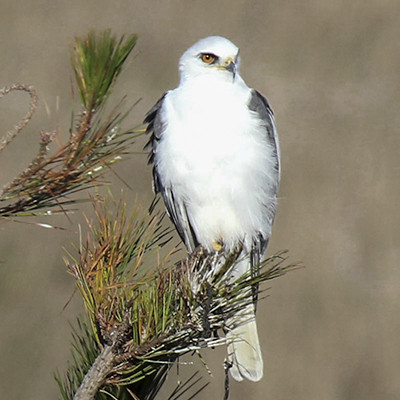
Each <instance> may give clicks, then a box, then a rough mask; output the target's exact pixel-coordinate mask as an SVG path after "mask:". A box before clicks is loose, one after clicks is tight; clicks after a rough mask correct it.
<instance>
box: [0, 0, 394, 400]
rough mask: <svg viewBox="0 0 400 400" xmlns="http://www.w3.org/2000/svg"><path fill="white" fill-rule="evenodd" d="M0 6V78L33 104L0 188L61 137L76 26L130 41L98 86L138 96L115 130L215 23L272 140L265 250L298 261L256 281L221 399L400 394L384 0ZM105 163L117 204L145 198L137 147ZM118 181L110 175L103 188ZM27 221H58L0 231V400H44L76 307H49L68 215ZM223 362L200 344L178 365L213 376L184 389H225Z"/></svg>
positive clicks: (151, 99) (13, 0) (15, 102)
mask: <svg viewBox="0 0 400 400" xmlns="http://www.w3.org/2000/svg"><path fill="white" fill-rule="evenodd" d="M0 10H1V12H0V55H1V70H0V71H1V72H0V87H1V86H5V85H8V84H11V83H16V82H21V83H28V84H31V85H34V86H35V88H36V89H37V91H38V94H39V97H40V107H39V110H38V112H37V113H36V114H35V116H34V118H33V120H32V121H31V123H30V125H29V126H28V128H27V129H25V131H23V132H22V134H21V135H20V136H19V137H18V138H17V139H16V140H15V141H14V142H13V143H12V144H11V145H10V146H8V148H7V149H6V150H5V151H4V152H3V153H2V154H0V185H3V184H5V183H6V182H8V181H9V180H10V179H11V178H13V177H14V176H15V175H16V174H17V172H18V171H21V170H22V169H23V168H24V167H26V165H27V164H28V162H29V161H30V160H31V159H32V158H33V156H34V155H35V153H36V149H37V143H38V135H39V132H40V130H41V129H44V130H48V131H51V130H53V129H54V128H57V127H59V128H60V130H61V131H62V132H63V134H65V135H67V134H68V128H69V125H70V116H71V109H72V100H71V82H72V81H73V76H72V71H71V68H70V61H69V50H68V46H69V44H70V43H71V41H72V39H73V37H74V36H76V35H84V34H86V33H87V32H88V31H89V30H90V29H92V28H95V29H98V30H102V29H105V28H112V30H113V31H114V32H115V33H117V34H122V33H137V34H138V35H139V41H138V45H137V47H136V49H135V51H134V53H135V57H134V58H132V59H131V62H130V63H129V65H128V67H127V68H126V69H125V72H124V73H123V75H122V76H121V77H120V81H119V84H118V85H117V87H116V88H115V91H114V97H113V99H115V101H117V100H118V99H119V98H120V97H122V96H123V95H125V94H127V95H128V101H129V102H130V103H131V104H133V103H134V102H136V101H137V100H139V99H141V101H140V102H139V104H138V105H137V106H136V107H135V108H134V110H133V112H132V114H131V120H130V121H129V122H130V124H131V125H136V124H139V123H141V121H142V119H143V116H144V114H145V112H146V111H147V110H148V109H149V108H150V107H151V106H152V105H153V104H154V103H155V101H156V100H157V99H158V98H159V97H160V96H161V94H162V93H163V92H164V91H166V90H168V89H171V88H174V87H175V86H176V85H177V83H178V73H177V63H178V59H179V57H180V55H181V54H182V53H183V51H184V50H186V48H188V47H189V46H190V45H192V44H193V43H194V42H195V41H197V40H198V39H200V38H202V37H205V36H209V35H212V34H213V35H214V34H217V35H223V36H226V37H228V38H229V39H230V40H232V41H233V42H234V43H235V44H236V45H238V46H239V47H240V48H241V56H242V64H241V74H242V76H243V77H244V79H245V80H246V82H247V83H248V85H249V86H252V87H255V88H257V89H258V90H259V91H261V92H262V93H263V94H264V95H266V96H267V97H268V98H269V100H270V103H271V105H272V106H273V108H274V111H275V114H276V120H277V125H278V130H279V133H280V142H281V150H282V159H283V161H282V163H283V171H282V175H283V176H282V185H281V191H280V203H279V209H278V215H277V219H276V222H275V226H274V229H273V235H272V240H271V242H270V248H269V253H270V254H272V253H274V252H276V251H278V250H281V249H289V251H290V260H291V261H293V262H295V261H303V263H304V264H305V266H306V268H304V269H302V270H299V271H296V272H292V273H290V274H288V275H287V276H285V277H283V278H280V279H278V280H276V281H273V282H272V283H271V289H270V290H269V292H268V293H269V295H270V297H268V298H267V299H265V300H264V301H262V302H261V304H260V305H259V308H258V321H259V331H260V336H261V343H262V348H263V355H264V360H265V372H264V379H263V380H262V381H261V382H260V383H257V384H254V383H247V382H244V383H236V382H232V387H231V396H230V399H232V400H236V399H242V398H244V397H245V398H246V399H248V400H250V399H274V400H287V399H296V400H306V399H307V400H313V399H318V400H320V399H328V400H333V399H335V400H338V399H340V400H350V399H357V400H358V399H363V400H369V399H371V400H372V399H374V400H375V399H385V400H391V399H399V398H400V379H399V378H398V370H399V368H400V334H399V333H400V305H399V300H400V268H399V265H398V263H399V259H400V249H399V243H398V239H399V237H400V212H399V204H400V187H399V176H400V163H399V159H400V154H399V149H400V137H399V126H400V113H399V104H400V79H399V64H400V51H399V44H398V42H399V37H400V24H399V16H400V3H399V2H398V1H397V0H369V1H363V0H354V1H352V2H345V1H341V0H331V1H327V0H322V1H321V0H304V1H301V2H300V1H297V2H296V1H280V0H269V1H267V0H262V1H261V0H255V1H251V2H250V1H244V0H243V1H242V0H230V1H227V0H222V1H218V2H216V1H195V0H190V1H189V0H188V1H178V0H170V1H163V2H162V1H149V0H140V1H139V0H117V1H107V0H87V1H84V2H83V1H80V0H79V1H78V0H69V1H59V0H56V1H55V0H36V1H28V0H2V1H1V5H0ZM27 97H28V96H26V95H24V94H22V93H17V94H15V93H13V94H11V95H9V96H7V97H5V98H2V99H1V101H0V132H2V134H3V133H4V132H6V131H7V130H8V129H11V128H12V126H14V124H15V122H16V121H17V120H18V119H19V118H20V117H21V116H22V115H24V113H25V112H26V108H27V106H28V103H29V102H28V100H29V99H28V98H27ZM144 141H145V138H142V139H140V140H138V142H137V144H136V145H135V147H136V149H134V150H137V151H141V149H142V147H143V143H144ZM117 171H118V173H119V174H120V176H121V177H122V178H123V179H124V180H126V181H127V182H129V184H130V186H131V187H132V188H133V190H129V189H128V188H126V187H125V188H124V191H125V194H126V195H127V196H128V197H129V198H131V199H132V202H133V201H134V199H138V201H140V202H143V204H147V203H148V202H149V201H150V199H151V198H152V192H151V173H150V168H149V167H148V166H147V165H146V156H145V155H140V154H137V155H135V156H133V157H132V158H130V159H128V160H126V161H124V162H123V163H121V164H120V165H118V167H117ZM111 178H112V179H114V178H113V177H111ZM123 186H124V185H123V184H121V182H120V181H117V180H115V183H114V184H113V186H112V187H113V191H114V192H115V193H116V194H117V195H118V192H119V188H120V187H123ZM29 221H30V222H34V220H29ZM40 221H41V222H46V223H51V224H55V225H58V226H62V227H64V228H65V230H64V231H62V230H46V229H41V228H38V227H37V226H35V225H31V224H27V223H10V222H9V223H7V224H4V223H2V224H1V225H0V321H1V322H0V393H1V395H0V397H1V398H4V399H22V398H29V399H31V400H39V399H40V400H43V399H54V398H57V397H58V389H57V386H56V384H55V382H54V379H53V372H54V371H55V370H57V369H58V370H60V371H64V368H65V366H66V362H67V360H68V359H69V343H70V340H71V335H70V332H71V328H70V325H69V324H70V323H74V321H75V316H76V315H77V314H79V313H81V312H82V304H81V302H80V300H79V298H78V296H75V297H73V298H72V300H71V301H70V303H69V305H68V306H67V307H66V308H65V309H64V306H65V305H66V304H67V303H68V301H69V300H70V298H71V296H72V294H73V290H74V282H73V279H72V277H71V276H69V275H68V274H67V272H66V268H65V266H64V264H63V260H62V257H63V255H64V250H63V247H65V248H69V249H70V248H71V243H72V242H74V243H77V242H78V223H79V222H81V221H82V217H81V215H80V213H79V212H78V213H77V214H76V215H75V216H74V217H72V219H71V221H68V220H67V219H66V218H65V217H61V216H59V217H52V218H51V219H50V218H49V219H47V220H46V219H41V220H40ZM25 222H27V220H25ZM223 355H224V351H223V349H219V350H215V351H211V350H210V351H207V352H204V356H205V358H206V360H207V362H208V365H209V368H210V370H211V373H212V377H209V376H208V372H207V371H206V370H205V368H203V366H202V363H201V362H200V361H198V360H197V361H196V365H195V366H187V367H184V368H186V369H189V370H191V371H195V370H196V369H200V370H201V372H202V374H203V375H204V377H205V379H210V381H211V384H210V385H209V386H208V387H207V388H206V389H205V390H204V392H202V393H201V394H200V395H199V396H198V399H200V400H201V399H221V398H222V397H223V374H222V368H221V363H222V359H223ZM184 368H183V367H182V368H181V370H182V369H184ZM176 379H177V378H176V377H174V376H173V375H171V379H170V383H169V384H170V386H173V385H174V383H176ZM168 394H169V392H168V391H167V390H166V391H165V392H164V393H163V394H161V395H160V397H159V398H160V399H163V398H167V397H168Z"/></svg>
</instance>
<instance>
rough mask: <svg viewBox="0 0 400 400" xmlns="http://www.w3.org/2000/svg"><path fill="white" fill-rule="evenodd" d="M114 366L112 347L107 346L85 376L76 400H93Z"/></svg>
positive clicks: (75, 397) (76, 394)
mask: <svg viewBox="0 0 400 400" xmlns="http://www.w3.org/2000/svg"><path fill="white" fill-rule="evenodd" d="M113 366H114V354H113V347H112V346H105V347H104V348H103V350H102V352H101V353H100V354H99V356H98V357H97V358H96V360H95V362H94V363H93V365H92V366H91V368H90V369H89V371H88V372H87V374H86V375H85V377H84V379H83V381H82V383H81V386H79V389H78V390H77V391H76V393H75V396H74V400H92V399H93V398H94V396H95V395H96V393H97V392H98V390H99V389H100V387H101V386H102V385H103V384H104V382H105V380H106V378H107V375H108V374H109V373H110V372H111V371H112V368H113Z"/></svg>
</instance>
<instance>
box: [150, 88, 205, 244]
mask: <svg viewBox="0 0 400 400" xmlns="http://www.w3.org/2000/svg"><path fill="white" fill-rule="evenodd" d="M165 96H166V93H165V94H164V95H163V96H162V97H161V99H160V100H158V101H157V103H156V104H155V105H154V106H153V107H152V108H151V109H150V111H149V112H148V113H147V114H146V117H145V120H144V123H145V124H147V129H146V134H149V135H150V139H149V141H148V142H147V144H146V146H145V147H144V149H145V150H150V151H149V160H148V162H149V164H153V188H154V192H155V193H156V194H157V193H160V194H161V196H162V197H163V199H164V203H165V207H166V209H167V212H168V215H169V216H170V218H171V220H172V222H173V223H174V225H175V227H176V230H177V231H178V233H179V236H180V237H181V239H182V241H183V242H184V243H185V245H186V247H187V248H188V250H189V251H190V252H191V251H193V250H194V249H195V248H196V247H197V246H198V245H199V242H198V240H197V238H196V235H195V233H194V231H193V228H192V225H191V223H190V220H189V217H188V214H187V209H186V206H185V204H184V203H183V202H182V201H179V199H177V198H176V196H175V195H174V191H173V188H172V187H167V186H166V185H165V184H164V182H163V177H162V176H161V174H160V172H159V170H158V166H157V147H158V144H159V142H160V141H161V140H162V136H163V132H164V130H165V126H166V122H165V121H163V120H162V112H161V110H162V106H163V102H164V99H165Z"/></svg>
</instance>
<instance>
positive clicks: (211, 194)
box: [156, 78, 274, 248]
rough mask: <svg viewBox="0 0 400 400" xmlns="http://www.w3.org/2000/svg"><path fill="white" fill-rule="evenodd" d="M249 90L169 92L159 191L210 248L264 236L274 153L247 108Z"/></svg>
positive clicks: (216, 86) (201, 86)
mask: <svg viewBox="0 0 400 400" xmlns="http://www.w3.org/2000/svg"><path fill="white" fill-rule="evenodd" d="M250 95H251V92H250V89H249V88H247V86H245V84H244V83H243V81H241V79H240V80H238V84H233V83H232V82H225V81H222V82H221V81H218V80H215V81H214V82H210V79H209V78H208V79H207V80H206V82H202V80H201V79H198V80H197V81H195V82H191V83H186V84H185V85H182V86H180V87H178V88H177V89H175V90H173V91H171V92H169V93H168V95H167V96H166V98H165V101H164V106H163V109H162V119H163V121H164V122H165V124H166V126H165V130H164V132H163V136H162V140H161V141H160V143H159V146H158V148H157V155H156V163H157V168H158V171H159V173H160V175H161V179H162V181H163V184H164V186H167V187H172V188H173V192H174V196H175V199H177V200H179V201H182V202H184V204H185V205H186V207H187V210H188V215H189V218H190V221H191V223H192V225H193V228H194V230H195V232H196V236H197V238H198V240H199V241H200V243H201V244H203V245H204V246H206V247H208V248H211V247H212V244H213V242H214V241H216V240H220V239H222V240H223V241H224V243H225V244H226V245H227V246H229V247H233V246H235V245H236V244H237V243H238V241H239V240H242V241H245V243H247V244H248V245H249V247H250V245H251V244H250V241H251V240H252V237H253V236H255V235H256V234H257V232H262V233H264V234H265V235H268V236H269V233H270V229H271V227H270V224H271V221H268V216H267V214H268V213H267V210H266V205H267V204H268V202H269V199H268V196H270V194H269V193H268V190H269V182H271V180H272V179H274V175H273V168H274V158H273V151H274V150H273V148H272V147H271V145H270V144H269V142H268V140H267V138H266V133H265V128H264V127H263V126H262V125H261V121H260V120H259V118H258V116H257V114H255V113H253V112H251V111H249V109H248V107H247V104H248V101H249V98H250Z"/></svg>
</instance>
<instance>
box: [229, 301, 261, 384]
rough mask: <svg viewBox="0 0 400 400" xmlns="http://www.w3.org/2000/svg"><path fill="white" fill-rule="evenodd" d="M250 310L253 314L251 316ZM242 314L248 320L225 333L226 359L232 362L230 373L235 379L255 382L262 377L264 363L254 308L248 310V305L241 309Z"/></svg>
mask: <svg viewBox="0 0 400 400" xmlns="http://www.w3.org/2000/svg"><path fill="white" fill-rule="evenodd" d="M250 307H252V306H250ZM249 312H250V315H249ZM251 312H252V313H253V316H251ZM245 313H246V314H245ZM243 315H246V319H248V321H245V322H243V323H242V324H239V325H238V326H236V327H235V328H233V329H231V330H230V331H229V332H228V333H227V335H226V337H227V342H228V360H229V361H230V363H231V364H232V367H231V368H230V373H231V375H232V377H233V378H234V379H235V380H236V381H242V380H243V379H248V380H250V381H253V382H257V381H259V380H260V379H261V378H262V377H263V370H264V363H263V359H262V354H261V348H260V342H259V340H258V334H257V325H256V320H255V316H254V310H249V307H246V309H245V310H243ZM243 315H242V317H243ZM237 317H238V316H236V318H237Z"/></svg>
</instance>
